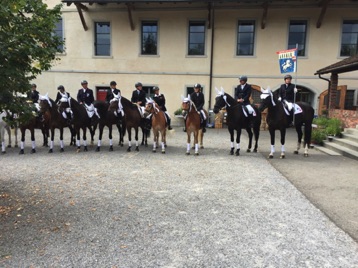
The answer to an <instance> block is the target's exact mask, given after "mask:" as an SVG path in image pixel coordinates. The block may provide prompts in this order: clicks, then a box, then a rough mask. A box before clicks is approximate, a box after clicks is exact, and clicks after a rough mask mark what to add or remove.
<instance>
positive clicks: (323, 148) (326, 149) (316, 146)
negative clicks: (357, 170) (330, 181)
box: [314, 145, 341, 156]
mask: <svg viewBox="0 0 358 268" xmlns="http://www.w3.org/2000/svg"><path fill="white" fill-rule="evenodd" d="M314 148H315V149H316V150H318V151H320V152H322V153H325V154H328V155H332V156H336V155H341V154H340V153H338V152H336V151H333V150H331V149H328V148H326V147H324V146H319V145H315V146H314Z"/></svg>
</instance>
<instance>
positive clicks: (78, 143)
mask: <svg viewBox="0 0 358 268" xmlns="http://www.w3.org/2000/svg"><path fill="white" fill-rule="evenodd" d="M75 131H76V145H77V153H79V152H80V151H81V135H80V128H79V127H76V128H75Z"/></svg>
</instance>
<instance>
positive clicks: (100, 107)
mask: <svg viewBox="0 0 358 268" xmlns="http://www.w3.org/2000/svg"><path fill="white" fill-rule="evenodd" d="M93 105H94V107H96V108H97V112H98V114H99V115H100V117H101V118H104V117H105V115H106V113H107V111H108V107H109V105H108V103H107V102H105V101H95V102H94V103H93Z"/></svg>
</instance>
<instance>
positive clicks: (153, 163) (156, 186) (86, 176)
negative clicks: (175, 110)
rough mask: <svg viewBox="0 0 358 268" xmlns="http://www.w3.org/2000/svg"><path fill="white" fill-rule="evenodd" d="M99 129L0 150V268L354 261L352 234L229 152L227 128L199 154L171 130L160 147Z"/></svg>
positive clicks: (256, 164) (248, 156)
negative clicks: (95, 140) (97, 142)
mask: <svg viewBox="0 0 358 268" xmlns="http://www.w3.org/2000/svg"><path fill="white" fill-rule="evenodd" d="M56 134H57V135H58V133H56ZM116 134H117V133H116ZM65 136H66V138H68V137H69V135H68V133H67V132H66V133H65ZM37 137H38V138H37V140H38V141H40V140H41V137H40V136H39V133H37ZM104 137H105V138H104V139H103V144H102V150H101V152H95V151H94V149H95V147H94V146H90V147H89V151H88V152H80V153H76V152H75V149H74V148H70V147H66V148H65V152H64V153H60V152H59V144H58V142H57V139H58V136H57V139H56V142H55V152H54V153H53V154H48V153H47V150H48V148H43V147H38V149H37V153H36V154H33V155H32V154H30V153H29V151H30V148H29V147H30V142H29V141H28V140H27V142H26V148H25V152H26V154H25V155H21V156H20V155H18V151H19V149H18V148H16V149H14V148H11V149H8V150H7V154H5V155H1V156H0V232H1V233H0V267H285V268H287V267H345V268H346V267H358V246H357V243H356V242H354V241H353V240H352V238H351V237H349V236H348V235H347V234H346V233H344V232H343V231H342V230H341V229H339V228H338V227H336V225H335V224H334V223H333V222H331V221H330V220H329V219H328V218H327V217H326V216H325V215H324V214H323V213H322V212H321V211H319V210H318V209H317V208H316V207H314V206H313V205H312V204H311V203H310V202H309V201H308V200H307V199H306V198H305V197H304V196H303V195H302V194H301V193H300V192H299V191H298V190H297V189H296V188H295V187H294V186H293V185H292V184H291V183H290V182H289V181H287V180H286V179H285V178H284V177H283V175H282V174H280V173H279V172H278V171H277V170H276V169H274V168H273V167H272V166H271V164H270V162H269V161H268V160H267V159H266V157H265V156H263V155H261V154H260V153H256V154H254V153H246V152H245V150H242V153H241V156H239V157H235V156H229V155H228V151H229V150H228V146H229V142H228V133H227V130H226V129H219V130H218V129H208V131H207V133H206V134H205V139H204V145H205V149H203V150H200V156H198V157H196V156H194V155H193V154H192V155H190V156H186V155H185V150H186V146H185V144H186V134H185V133H183V132H182V131H181V129H180V128H176V129H175V132H174V134H171V135H170V136H169V137H168V148H167V153H166V154H165V155H164V154H160V153H156V154H154V153H152V152H151V146H149V147H148V148H145V147H140V152H134V151H133V152H130V153H127V152H126V147H123V148H121V147H118V146H116V147H115V149H114V151H113V152H109V151H108V140H107V134H106V133H105V135H104ZM115 137H116V139H117V135H115ZM27 139H29V137H27ZM125 140H126V138H125ZM38 143H39V142H38ZM126 144H127V140H126ZM150 144H152V141H150ZM246 146H247V138H246V136H244V137H243V139H242V148H246ZM265 149H268V148H265ZM312 158H313V159H314V157H312Z"/></svg>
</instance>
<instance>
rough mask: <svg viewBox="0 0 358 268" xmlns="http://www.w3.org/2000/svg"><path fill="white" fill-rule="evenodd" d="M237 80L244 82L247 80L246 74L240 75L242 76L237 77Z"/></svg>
mask: <svg viewBox="0 0 358 268" xmlns="http://www.w3.org/2000/svg"><path fill="white" fill-rule="evenodd" d="M239 80H240V81H244V82H245V83H246V82H247V76H245V75H242V76H240V77H239Z"/></svg>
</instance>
